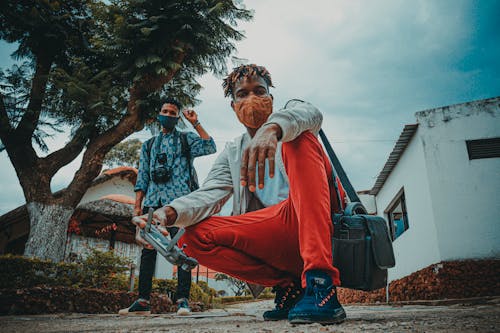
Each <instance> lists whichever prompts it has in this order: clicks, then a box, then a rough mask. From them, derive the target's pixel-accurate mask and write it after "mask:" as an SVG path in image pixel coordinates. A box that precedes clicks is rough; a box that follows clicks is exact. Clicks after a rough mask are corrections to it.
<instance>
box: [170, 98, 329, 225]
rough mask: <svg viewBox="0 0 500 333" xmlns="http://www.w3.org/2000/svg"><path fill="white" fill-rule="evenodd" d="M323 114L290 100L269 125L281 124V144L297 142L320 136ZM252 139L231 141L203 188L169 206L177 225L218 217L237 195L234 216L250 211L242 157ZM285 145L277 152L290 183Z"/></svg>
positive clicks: (300, 102)
mask: <svg viewBox="0 0 500 333" xmlns="http://www.w3.org/2000/svg"><path fill="white" fill-rule="evenodd" d="M322 122H323V115H322V114H321V112H320V111H319V110H318V109H317V108H315V107H314V106H313V105H311V104H309V103H307V102H303V101H300V100H296V99H293V100H290V101H289V102H287V103H286V105H285V108H283V109H281V110H279V111H277V112H273V113H272V114H271V115H270V116H269V119H268V120H267V122H266V123H265V124H264V125H263V126H266V125H267V124H278V125H279V126H280V127H281V130H282V138H281V142H288V141H292V140H294V139H295V138H296V137H298V136H299V135H300V134H301V133H302V132H305V131H311V132H313V133H314V134H315V135H317V134H318V132H319V130H320V128H321V123H322ZM250 140H251V138H250V136H249V135H248V134H247V133H245V134H243V135H241V136H239V137H237V138H236V139H235V140H234V141H232V142H228V143H227V144H226V147H225V148H224V151H222V153H221V154H220V155H219V156H218V157H217V160H216V161H215V163H214V165H213V166H212V169H211V170H210V172H209V174H208V176H207V179H206V180H205V182H204V183H203V185H202V186H201V187H200V188H199V189H198V190H196V191H194V192H191V193H190V194H188V195H186V196H183V197H180V198H177V199H175V200H174V201H172V202H171V203H170V204H169V205H168V206H171V207H173V208H174V209H175V211H176V212H177V220H176V221H175V223H174V226H179V227H187V226H190V225H193V224H196V223H198V222H200V221H202V220H203V219H205V218H207V217H210V216H212V215H214V214H217V213H218V212H219V211H220V210H221V208H222V206H223V205H224V204H225V203H226V201H227V200H228V199H229V198H230V197H231V195H232V196H233V211H232V215H241V214H244V213H246V212H247V206H248V199H249V194H250V192H249V191H248V187H242V186H241V185H240V165H241V156H242V153H243V151H244V149H245V148H246V147H247V146H248V143H249V142H250ZM281 142H279V143H278V147H277V150H276V157H275V163H276V167H277V168H278V169H279V171H280V172H281V173H282V174H283V176H284V178H285V180H286V181H287V182H288V177H287V175H286V172H285V167H284V165H283V159H282V157H281Z"/></svg>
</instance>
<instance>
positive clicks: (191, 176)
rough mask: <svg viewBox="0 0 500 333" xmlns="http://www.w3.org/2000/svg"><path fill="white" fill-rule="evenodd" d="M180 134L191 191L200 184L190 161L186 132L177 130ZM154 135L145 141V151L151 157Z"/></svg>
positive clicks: (182, 154)
mask: <svg viewBox="0 0 500 333" xmlns="http://www.w3.org/2000/svg"><path fill="white" fill-rule="evenodd" d="M179 133H180V135H181V156H184V157H185V158H186V159H187V161H188V170H189V184H188V185H189V189H190V190H191V192H193V191H196V190H197V189H198V188H199V187H200V186H199V184H198V176H197V175H196V170H195V168H194V166H193V163H192V161H191V148H190V147H189V144H188V142H187V133H186V132H179ZM155 138H156V136H154V137H152V138H150V139H148V140H147V141H146V142H145V143H146V152H147V155H148V157H151V148H152V147H153V143H154V141H155Z"/></svg>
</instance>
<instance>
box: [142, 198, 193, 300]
mask: <svg viewBox="0 0 500 333" xmlns="http://www.w3.org/2000/svg"><path fill="white" fill-rule="evenodd" d="M148 209H149V207H144V209H143V213H144V214H146V213H147V211H148ZM167 230H168V232H169V233H170V236H171V237H174V236H175V234H177V231H179V228H177V227H171V228H167ZM156 254H157V252H156V250H149V249H146V248H144V249H142V254H141V267H140V270H139V297H140V298H143V299H147V300H149V296H150V295H151V288H152V285H153V274H154V271H155V266H156ZM190 290H191V271H185V270H183V269H181V268H180V267H178V270H177V292H176V296H175V300H177V299H179V298H187V299H189V292H190Z"/></svg>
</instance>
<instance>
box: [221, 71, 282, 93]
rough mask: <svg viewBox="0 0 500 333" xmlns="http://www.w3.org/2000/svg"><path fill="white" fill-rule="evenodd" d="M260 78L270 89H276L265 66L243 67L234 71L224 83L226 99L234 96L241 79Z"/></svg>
mask: <svg viewBox="0 0 500 333" xmlns="http://www.w3.org/2000/svg"><path fill="white" fill-rule="evenodd" d="M255 76H260V77H261V78H263V79H264V81H266V83H267V86H268V87H274V86H273V82H272V81H271V74H270V73H269V72H268V71H267V69H266V68H265V67H264V66H257V65H255V64H249V65H241V66H238V67H236V68H234V69H233V71H232V72H231V73H230V74H229V75H228V76H227V77H226V78H225V79H224V81H222V88H223V89H224V97H228V96H234V95H233V93H234V91H233V89H234V85H235V83H236V82H238V80H240V79H241V78H244V77H246V78H251V77H255Z"/></svg>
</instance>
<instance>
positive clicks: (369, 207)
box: [358, 194, 377, 214]
mask: <svg viewBox="0 0 500 333" xmlns="http://www.w3.org/2000/svg"><path fill="white" fill-rule="evenodd" d="M358 196H359V200H361V203H362V204H363V206H365V208H366V212H367V213H368V214H377V204H376V203H375V196H374V195H371V194H358Z"/></svg>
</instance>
